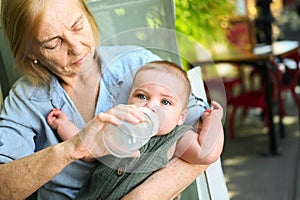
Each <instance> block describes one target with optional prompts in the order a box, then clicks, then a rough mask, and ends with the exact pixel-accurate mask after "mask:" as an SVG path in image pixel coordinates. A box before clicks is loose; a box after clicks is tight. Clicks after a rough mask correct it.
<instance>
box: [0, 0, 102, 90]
mask: <svg viewBox="0 0 300 200" xmlns="http://www.w3.org/2000/svg"><path fill="white" fill-rule="evenodd" d="M76 1H78V3H79V4H80V6H81V7H82V9H83V11H84V13H85V15H86V17H87V19H88V21H89V23H90V26H91V28H92V31H93V36H94V38H95V41H96V44H98V43H99V38H98V33H99V29H98V26H97V24H96V21H95V19H94V17H93V15H92V14H91V12H90V11H89V9H88V8H87V6H86V4H85V2H84V0H76ZM50 3H51V0H1V22H2V29H3V31H4V35H5V37H6V38H7V39H8V42H9V45H10V49H11V52H12V55H13V58H14V63H15V65H16V67H17V68H18V69H19V70H20V71H21V72H22V73H23V74H24V75H25V76H27V77H28V79H29V80H30V81H31V82H32V83H33V84H35V85H39V84H47V83H49V82H50V79H51V73H50V71H49V70H47V69H46V68H45V67H44V66H42V65H40V64H34V63H33V61H32V59H30V58H29V57H28V55H29V54H30V53H31V48H30V47H31V46H32V44H33V41H34V35H36V33H37V31H38V30H39V28H40V25H41V22H42V20H43V19H44V13H45V12H44V11H45V10H46V8H47V5H48V4H50ZM53 12H54V11H53Z"/></svg>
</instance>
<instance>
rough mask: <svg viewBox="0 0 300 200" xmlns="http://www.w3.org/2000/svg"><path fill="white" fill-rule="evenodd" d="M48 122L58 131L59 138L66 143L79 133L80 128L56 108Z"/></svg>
mask: <svg viewBox="0 0 300 200" xmlns="http://www.w3.org/2000/svg"><path fill="white" fill-rule="evenodd" d="M47 122H48V124H49V125H50V126H51V128H53V129H56V130H57V133H58V135H59V137H60V138H61V139H62V140H63V141H65V140H67V139H69V138H71V137H73V136H74V135H76V133H78V131H79V130H78V128H77V127H76V126H75V125H74V124H73V123H72V122H71V121H70V120H69V118H68V116H67V115H66V114H65V113H64V112H62V111H60V110H59V109H58V108H54V109H53V110H52V111H51V112H50V113H49V114H48V117H47Z"/></svg>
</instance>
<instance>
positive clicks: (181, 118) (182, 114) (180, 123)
mask: <svg viewBox="0 0 300 200" xmlns="http://www.w3.org/2000/svg"><path fill="white" fill-rule="evenodd" d="M186 116H187V109H185V110H183V111H182V112H181V114H180V116H179V118H178V122H177V125H182V124H183V123H184V122H185V119H186Z"/></svg>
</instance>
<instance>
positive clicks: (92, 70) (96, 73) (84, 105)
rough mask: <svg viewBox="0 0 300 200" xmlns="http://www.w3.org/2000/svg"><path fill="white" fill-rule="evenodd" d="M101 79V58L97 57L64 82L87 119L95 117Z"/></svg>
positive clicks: (72, 98) (65, 87) (64, 85)
mask: <svg viewBox="0 0 300 200" xmlns="http://www.w3.org/2000/svg"><path fill="white" fill-rule="evenodd" d="M100 79H101V66H100V60H99V58H97V57H95V58H94V59H93V60H92V62H90V65H89V66H83V70H80V72H79V73H78V74H77V76H76V77H74V78H73V77H72V78H70V79H65V80H66V81H68V82H63V83H62V86H63V88H64V89H65V90H66V92H67V93H68V95H69V97H70V98H71V100H72V101H73V103H74V104H75V106H76V107H77V109H78V111H79V112H80V113H81V115H82V117H83V118H84V120H85V121H89V120H90V119H92V118H93V117H94V114H95V109H96V104H97V99H98V95H99V91H100Z"/></svg>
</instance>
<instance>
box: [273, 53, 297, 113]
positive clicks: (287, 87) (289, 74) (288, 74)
mask: <svg viewBox="0 0 300 200" xmlns="http://www.w3.org/2000/svg"><path fill="white" fill-rule="evenodd" d="M290 63H291V64H293V67H290V65H289V64H290ZM299 64H300V55H299V52H298V51H293V52H290V53H288V54H285V55H284V56H282V57H281V58H280V62H279V63H278V64H277V65H278V67H280V66H281V67H284V69H283V70H284V73H282V81H281V84H280V88H279V89H280V97H279V102H278V103H279V109H280V112H281V113H282V115H283V116H284V115H286V113H287V112H286V111H285V109H284V100H283V92H285V91H290V92H291V94H292V97H293V99H294V101H295V103H296V105H297V107H298V110H300V98H299V97H298V96H297V94H296V91H295V88H296V87H297V85H298V84H299V82H298V81H299V75H300V72H299Z"/></svg>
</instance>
